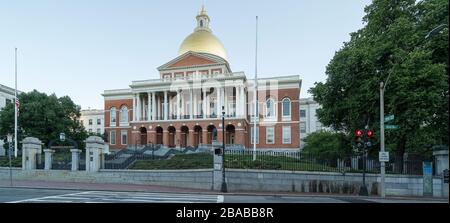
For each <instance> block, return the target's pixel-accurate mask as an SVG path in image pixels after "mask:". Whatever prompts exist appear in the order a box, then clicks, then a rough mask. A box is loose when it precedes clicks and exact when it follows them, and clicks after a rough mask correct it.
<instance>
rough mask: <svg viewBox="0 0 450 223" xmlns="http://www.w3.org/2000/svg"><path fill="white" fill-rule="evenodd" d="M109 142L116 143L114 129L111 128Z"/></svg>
mask: <svg viewBox="0 0 450 223" xmlns="http://www.w3.org/2000/svg"><path fill="white" fill-rule="evenodd" d="M113 135H114V137H113ZM109 144H111V145H116V130H111V131H110V132H109Z"/></svg>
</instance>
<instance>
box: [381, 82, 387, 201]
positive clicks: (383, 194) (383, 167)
mask: <svg viewBox="0 0 450 223" xmlns="http://www.w3.org/2000/svg"><path fill="white" fill-rule="evenodd" d="M384 87H385V85H384V83H383V82H380V151H381V152H384ZM380 169H381V185H380V190H381V197H382V198H384V197H386V183H385V177H386V176H385V175H386V163H385V162H384V161H381V167H380Z"/></svg>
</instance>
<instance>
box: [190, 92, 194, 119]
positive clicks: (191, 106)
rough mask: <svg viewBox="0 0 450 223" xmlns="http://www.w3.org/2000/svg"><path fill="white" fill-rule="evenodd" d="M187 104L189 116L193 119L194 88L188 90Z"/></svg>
mask: <svg viewBox="0 0 450 223" xmlns="http://www.w3.org/2000/svg"><path fill="white" fill-rule="evenodd" d="M189 93H190V94H189V105H190V108H189V117H190V119H193V118H194V99H193V98H194V95H193V94H194V89H192V88H191V89H190V90H189Z"/></svg>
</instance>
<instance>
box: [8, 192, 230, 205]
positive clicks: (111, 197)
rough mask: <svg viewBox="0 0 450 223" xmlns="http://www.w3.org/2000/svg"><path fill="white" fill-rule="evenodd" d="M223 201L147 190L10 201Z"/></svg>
mask: <svg viewBox="0 0 450 223" xmlns="http://www.w3.org/2000/svg"><path fill="white" fill-rule="evenodd" d="M35 202H38V203H44V202H52V203H55V202H57V203H59V202H63V203H119V202H133V203H137V202H139V203H195V202H197V203H223V202H224V197H223V196H222V195H203V194H178V193H147V192H113V191H84V192H79V193H71V194H62V195H55V196H46V197H38V198H31V199H25V200H18V201H12V202H10V203H35Z"/></svg>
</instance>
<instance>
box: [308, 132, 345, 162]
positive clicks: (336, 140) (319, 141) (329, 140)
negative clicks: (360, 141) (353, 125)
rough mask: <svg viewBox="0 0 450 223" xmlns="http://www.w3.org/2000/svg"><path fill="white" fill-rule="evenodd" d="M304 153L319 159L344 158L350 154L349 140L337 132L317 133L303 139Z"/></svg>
mask: <svg viewBox="0 0 450 223" xmlns="http://www.w3.org/2000/svg"><path fill="white" fill-rule="evenodd" d="M304 141H305V143H306V145H305V147H304V148H303V151H304V152H307V153H309V154H311V155H314V157H317V158H319V159H336V158H344V157H347V156H348V155H349V154H351V152H352V151H351V149H352V147H351V144H350V140H349V139H348V138H347V137H346V135H345V134H343V133H339V132H330V131H319V132H313V133H311V134H309V135H308V136H307V137H306V138H305V140H304Z"/></svg>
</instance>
